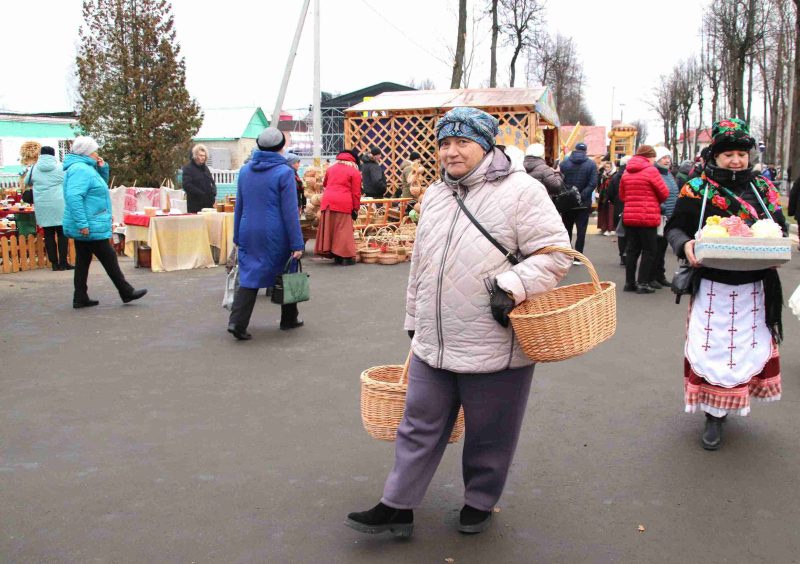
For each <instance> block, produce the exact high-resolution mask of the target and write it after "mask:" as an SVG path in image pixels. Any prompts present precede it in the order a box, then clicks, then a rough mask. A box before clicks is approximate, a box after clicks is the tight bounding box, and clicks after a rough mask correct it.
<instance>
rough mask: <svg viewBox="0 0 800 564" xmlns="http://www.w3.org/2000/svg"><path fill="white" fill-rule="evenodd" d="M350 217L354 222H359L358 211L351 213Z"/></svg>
mask: <svg viewBox="0 0 800 564" xmlns="http://www.w3.org/2000/svg"><path fill="white" fill-rule="evenodd" d="M350 217H352V218H353V221H355V220H357V219H358V211H356V210H353V211H351V212H350Z"/></svg>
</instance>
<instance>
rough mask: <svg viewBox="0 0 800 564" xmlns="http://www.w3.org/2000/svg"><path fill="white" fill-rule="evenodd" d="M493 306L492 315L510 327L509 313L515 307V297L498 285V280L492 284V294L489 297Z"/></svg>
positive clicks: (500, 322)
mask: <svg viewBox="0 0 800 564" xmlns="http://www.w3.org/2000/svg"><path fill="white" fill-rule="evenodd" d="M489 305H490V306H491V308H492V317H494V320H495V321H497V322H498V323H499V324H500V325H502V326H503V327H508V323H509V319H508V314H509V313H511V310H512V309H514V305H515V303H514V299H513V298H512V297H511V296H509V295H508V294H507V293H506V291H505V290H503V289H502V288H500V287H499V286H498V285H497V280H495V281H494V283H493V284H492V294H491V297H490V298H489Z"/></svg>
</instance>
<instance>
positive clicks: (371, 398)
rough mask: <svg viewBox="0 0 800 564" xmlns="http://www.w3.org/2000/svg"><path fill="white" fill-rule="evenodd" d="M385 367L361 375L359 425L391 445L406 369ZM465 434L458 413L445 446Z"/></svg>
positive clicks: (461, 414) (401, 407) (403, 403)
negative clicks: (360, 423) (362, 425)
mask: <svg viewBox="0 0 800 564" xmlns="http://www.w3.org/2000/svg"><path fill="white" fill-rule="evenodd" d="M410 362H411V353H409V354H408V358H407V359H406V363H405V365H399V364H398V365H391V364H390V365H384V366H373V367H372V368H367V369H366V370H365V371H364V372H362V373H361V422H362V423H363V424H364V429H366V431H367V433H369V434H370V436H371V437H372V438H374V439H379V440H382V441H393V440H395V439H396V438H397V428H398V427H399V426H400V420H401V419H402V418H403V411H404V410H405V406H406V390H407V389H408V365H409V363H410ZM463 434H464V410H463V409H459V411H458V417H457V418H456V422H455V425H453V432H452V433H450V439H449V441H448V442H451V443H455V442H457V441H458V440H459V439H460V438H461V435H463Z"/></svg>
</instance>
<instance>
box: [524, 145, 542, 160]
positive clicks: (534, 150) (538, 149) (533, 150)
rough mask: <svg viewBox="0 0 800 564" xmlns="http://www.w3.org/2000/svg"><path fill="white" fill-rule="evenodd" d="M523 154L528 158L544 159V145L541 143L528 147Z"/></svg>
mask: <svg viewBox="0 0 800 564" xmlns="http://www.w3.org/2000/svg"><path fill="white" fill-rule="evenodd" d="M525 154H526V155H528V156H529V157H539V158H542V157H544V145H542V144H541V143H533V144H531V145H528V148H527V149H526V150H525Z"/></svg>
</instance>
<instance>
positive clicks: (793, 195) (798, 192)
mask: <svg viewBox="0 0 800 564" xmlns="http://www.w3.org/2000/svg"><path fill="white" fill-rule="evenodd" d="M786 215H791V216H792V217H794V219H795V221H797V223H798V224H800V178H798V179H797V180H795V181H794V184H793V185H792V190H791V191H790V192H789V205H788V207H787V210H786Z"/></svg>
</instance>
